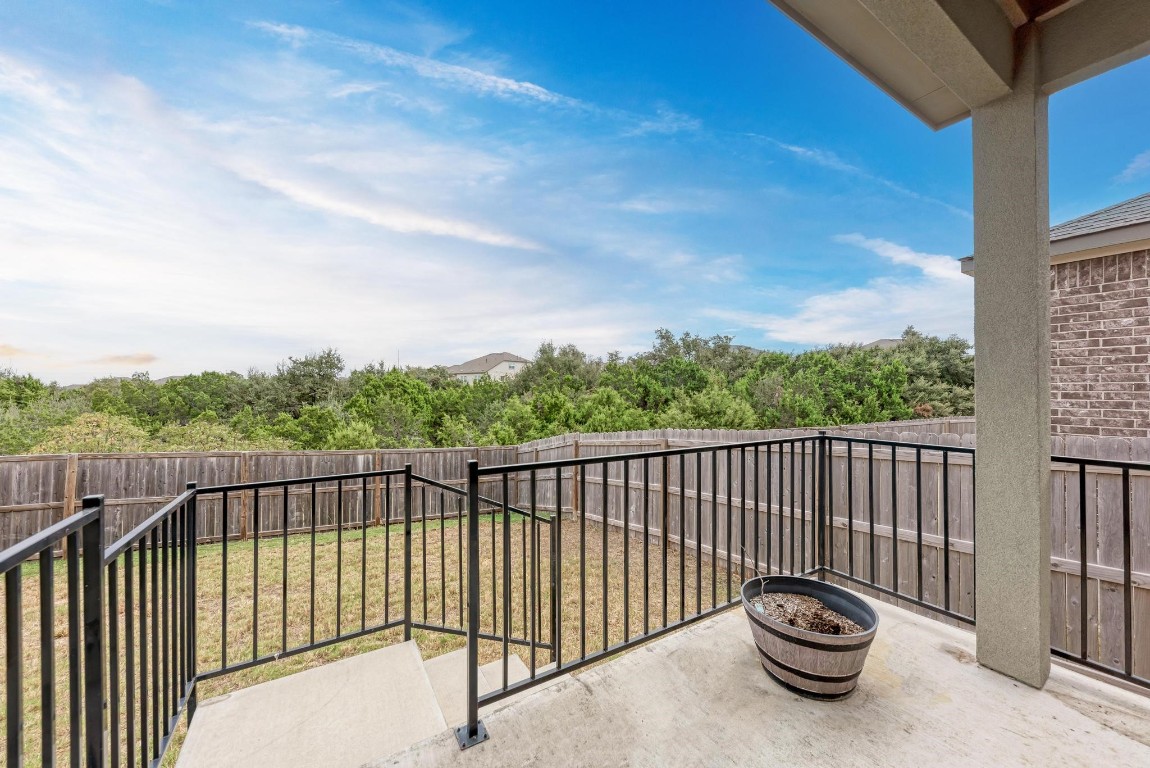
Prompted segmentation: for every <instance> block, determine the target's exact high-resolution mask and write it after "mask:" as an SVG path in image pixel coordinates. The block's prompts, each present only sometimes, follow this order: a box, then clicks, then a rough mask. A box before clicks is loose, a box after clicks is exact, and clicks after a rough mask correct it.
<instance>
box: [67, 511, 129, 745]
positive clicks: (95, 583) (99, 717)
mask: <svg viewBox="0 0 1150 768" xmlns="http://www.w3.org/2000/svg"><path fill="white" fill-rule="evenodd" d="M83 508H84V509H85V510H89V509H95V510H96V519H95V520H93V521H91V522H89V523H88V524H87V525H85V526H84V528H83V531H82V533H81V541H82V546H83V549H84V569H83V579H84V586H83V591H84V752H85V764H86V765H88V766H102V765H104V764H105V761H106V759H107V749H106V741H105V738H106V737H105V732H104V710H105V706H104V674H105V669H104V661H105V659H104V629H105V626H104V622H105V617H104V497H103V496H85V497H84V502H83ZM72 716H73V717H76V714H75V713H73V715H72ZM112 738H116V739H118V738H120V736H119V734H113V735H112Z"/></svg>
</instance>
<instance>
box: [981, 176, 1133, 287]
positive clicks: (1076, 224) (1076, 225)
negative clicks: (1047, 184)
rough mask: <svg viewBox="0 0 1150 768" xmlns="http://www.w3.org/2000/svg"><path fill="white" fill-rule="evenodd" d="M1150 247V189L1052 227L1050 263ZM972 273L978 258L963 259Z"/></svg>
mask: <svg viewBox="0 0 1150 768" xmlns="http://www.w3.org/2000/svg"><path fill="white" fill-rule="evenodd" d="M1147 247H1150V192H1147V193H1146V194H1144V195H1139V196H1138V197H1132V198H1130V199H1129V200H1123V201H1122V202H1121V203H1115V204H1114V205H1111V206H1109V207H1107V208H1103V209H1102V210H1100V211H1094V212H1093V213H1088V214H1086V215H1085V216H1079V217H1078V218H1077V219H1071V220H1070V221H1064V222H1062V223H1061V224H1056V225H1055V226H1053V227H1051V228H1050V263H1051V264H1062V263H1064V262H1068V261H1077V260H1080V259H1092V258H1096V257H1098V256H1109V255H1113V254H1115V253H1125V252H1127V251H1131V250H1141V249H1143V248H1147ZM959 261H960V262H961V265H962V271H963V272H965V273H966V274H968V275H969V274H972V270H973V269H974V257H973V256H967V257H966V258H964V259H960V260H959Z"/></svg>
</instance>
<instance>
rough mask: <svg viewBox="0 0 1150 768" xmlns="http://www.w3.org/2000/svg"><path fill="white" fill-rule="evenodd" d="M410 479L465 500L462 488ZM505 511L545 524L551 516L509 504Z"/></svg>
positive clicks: (490, 501)
mask: <svg viewBox="0 0 1150 768" xmlns="http://www.w3.org/2000/svg"><path fill="white" fill-rule="evenodd" d="M411 479H412V480H413V481H415V482H417V483H423V484H424V485H429V486H431V487H432V488H439V489H440V490H443V491H448V492H449V493H454V494H455V495H456V496H462V497H464V498H467V491H466V490H464V489H463V488H455V487H453V486H450V485H447V484H446V483H441V482H439V481H438V480H432V479H431V478H430V477H424V476H423V475H417V474H414V473H413V474H412V475H411ZM463 482H467V481H466V480H465V481H463ZM479 500H480V501H481V502H483V503H484V504H491V505H493V506H497V507H502V506H503V502H502V501H496V500H495V499H492V498H488V497H487V496H480V497H479ZM507 511H508V512H512V513H514V514H516V515H523V516H524V517H530V518H531V519H532V520H542V521H543V522H545V523H549V522H551V516H550V515H546V514H539V513H538V512H535V513H532V512H529V511H528V510H525V509H520V508H519V507H515V506H512V505H511V504H508V505H507Z"/></svg>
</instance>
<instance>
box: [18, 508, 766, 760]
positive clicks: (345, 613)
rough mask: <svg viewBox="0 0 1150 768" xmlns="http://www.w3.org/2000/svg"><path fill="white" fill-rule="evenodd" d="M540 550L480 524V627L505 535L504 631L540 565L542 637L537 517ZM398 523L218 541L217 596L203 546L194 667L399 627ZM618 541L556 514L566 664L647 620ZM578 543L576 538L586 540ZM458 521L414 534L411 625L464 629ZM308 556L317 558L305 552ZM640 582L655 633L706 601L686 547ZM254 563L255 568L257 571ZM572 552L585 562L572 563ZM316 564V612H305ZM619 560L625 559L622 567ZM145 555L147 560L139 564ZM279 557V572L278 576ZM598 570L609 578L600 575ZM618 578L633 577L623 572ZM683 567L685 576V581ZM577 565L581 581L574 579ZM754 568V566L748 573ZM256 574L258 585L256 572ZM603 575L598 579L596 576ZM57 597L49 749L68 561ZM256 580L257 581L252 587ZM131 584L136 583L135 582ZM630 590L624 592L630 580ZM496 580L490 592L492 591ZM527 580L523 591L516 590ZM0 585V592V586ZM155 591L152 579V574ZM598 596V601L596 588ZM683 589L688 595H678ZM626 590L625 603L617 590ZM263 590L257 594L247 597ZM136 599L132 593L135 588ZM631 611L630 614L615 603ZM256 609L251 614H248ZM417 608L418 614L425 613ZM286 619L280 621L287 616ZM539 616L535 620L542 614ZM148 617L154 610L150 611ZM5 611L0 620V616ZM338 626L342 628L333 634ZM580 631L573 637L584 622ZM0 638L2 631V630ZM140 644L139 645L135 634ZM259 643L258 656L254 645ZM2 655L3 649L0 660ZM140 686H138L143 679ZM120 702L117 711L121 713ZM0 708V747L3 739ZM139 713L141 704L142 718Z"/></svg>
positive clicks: (60, 690) (525, 531)
mask: <svg viewBox="0 0 1150 768" xmlns="http://www.w3.org/2000/svg"><path fill="white" fill-rule="evenodd" d="M539 528H540V531H539V534H538V539H537V542H538V548H539V552H540V554H541V556H540V557H539V558H538V562H537V563H536V561H535V559H534V558H533V557H532V556H531V554H532V547H531V540H530V538H531V533H530V526H529V525H526V524H525V523H524V519H523V518H515V517H513V518H512V519H511V522H510V523H509V525H508V526H507V528H506V530H504V526H503V524H502V522H501V521H500V520H499V519H498V518H496V519H495V520H492V519H491V518H485V519H484V521H483V523H482V524H481V527H480V537H479V538H480V571H481V580H480V581H481V588H480V607H481V625H482V631H483V632H492V633H498V632H501V631H502V627H503V623H504V619H503V599H504V596H503V568H504V540H505V539H506V540H508V541H509V543H510V550H509V551H510V563H511V579H510V581H509V592H510V596H511V612H510V626H511V629H512V634H513V635H514V636H517V637H521V638H525V639H526V638H529V637H530V636H531V621H530V616H531V614H532V610H531V596H532V595H531V592H532V590H531V589H530V588H529V585H530V584H531V583H532V573H533V571H534V570H535V568H536V567H537V568H538V571H539V577H540V578H539V584H540V587H539V591H538V594H537V601H536V611H535V613H536V616H537V626H536V631H537V636H538V637H539V638H540V641H541V642H548V641H549V639H550V638H549V627H550V623H551V622H550V618H549V617H550V615H551V608H550V605H551V597H552V596H551V581H552V578H551V563H550V557H549V555H548V553H549V551H550V548H551V538H550V537H551V535H552V533H551V531H549V530H548V529H549V526H547V525H540V526H539ZM403 538H404V536H403V527H402V525H391V526H380V527H369V528H367V529H366V537H365V535H364V531H363V530H362V529H345V530H344V531H343V532H342V535H337V533H335V532H324V533H318V534H316V536H315V542H314V548H313V545H312V538H311V536H310V535H308V534H292V535H289V536H288V537H287V539H286V544H285V540H284V539H283V538H282V537H272V538H265V539H261V540H260V541H259V542H258V543H257V542H255V541H253V540H249V541H242V542H241V541H231V542H229V543H228V545H227V558H226V565H227V599H226V602H225V600H224V565H225V558H224V546H223V545H222V544H207V545H201V546H199V547H198V549H197V586H198V594H197V597H198V601H197V605H198V612H199V615H198V632H199V636H198V644H199V648H198V651H199V656H198V668H199V669H200V670H201V671H204V670H211V669H218V668H220V666H221V662H222V660H223V658H224V653H225V650H226V655H227V660H228V663H229V664H236V663H242V662H243V661H245V660H248V659H251V658H252V657H253V653H254V654H255V655H258V656H261V657H262V656H265V655H273V654H276V653H280V652H282V651H283V650H284V649H285V647H286V649H287V650H289V651H290V650H291V649H293V648H297V647H299V646H303V645H307V644H308V643H309V642H310V640H311V638H312V632H313V626H314V638H315V640H316V641H320V640H323V639H327V638H335V637H338V636H341V635H345V634H348V633H350V632H357V631H359V630H360V629H361V627H368V628H370V627H373V626H379V625H382V624H384V623H386V622H387V621H389V620H390V621H398V620H401V619H402V616H403V594H404V556H403V555H404V546H403ZM626 538H627V537H626V536H625V535H624V533H623V531H622V529H621V528H619V527H616V526H608V527H607V532H606V542H605V545H604V531H603V527H602V526H600V525H598V524H597V523H594V522H592V521H588V522H587V523H586V527H585V530H583V531H581V526H580V523H579V521H578V519H577V518H576V519H572V518H571V517H566V518H564V520H563V522H562V535H561V539H562V552H561V557H560V560H561V565H560V568H559V571H560V573H561V590H562V603H561V610H562V638H563V642H562V646H563V659H564V661H565V662H569V661H571V660H573V659H576V658H578V657H579V656H580V655H581V654H582V653H584V652H585V653H587V654H588V655H589V654H592V653H594V652H596V651H599V650H601V649H602V648H604V647H607V646H610V645H614V644H616V643H618V642H621V641H622V640H623V639H624V634H625V631H626V632H627V633H629V635H630V636H631V637H634V636H636V635H639V634H642V632H643V627H644V588H643V581H644V563H643V549H644V547H643V536H642V534H641V533H634V532H632V533H631V535H630V541H629V542H628V543H627V545H626V549H627V550H629V558H627V559H626V561H625V556H624V550H625V544H624V542H625V541H626ZM583 541H585V546H584V545H583V544H582V543H581V542H583ZM466 546H467V542H466V524H465V523H464V524H463V526H462V527H461V525H460V523H459V522H458V521H456V520H453V519H448V520H445V521H443V522H442V524H441V523H440V522H439V521H429V522H428V523H427V524H426V525H422V526H421V525H419V524H416V525H414V526H413V532H412V558H411V560H412V579H411V587H412V599H411V605H412V613H413V621H415V622H417V623H422V622H425V617H426V623H430V624H436V625H443V626H449V627H456V628H462V627H463V626H465V625H464V623H463V620H464V619H465V617H464V616H463V606H464V602H465V601H464V598H465V592H466V581H465V579H466V573H464V574H463V577H464V581H463V582H461V581H460V566H461V563H464V562H465V559H466V558H465V555H464V557H463V559H462V560H461V552H463V553H465V552H466ZM313 552H314V555H313ZM647 554H648V564H647V568H648V571H647V573H648V583H649V585H650V588H649V590H648V591H647V599H646V604H647V609H648V620H649V626H650V628H652V629H654V628H656V627H659V626H662V624H663V611H664V598H665V599H666V612H667V619H668V621H669V622H671V623H673V622H675V621H676V620H678V618H679V616H680V614H681V613H682V614H683V615H686V616H690V615H691V614H692V613H694V612H695V611H696V610H697V609H698V608H699V605H698V604H697V602H696V595H697V594H701V596H702V603H701V607H702V609H703V610H706V609H708V608H710V607H711V604H712V603H711V589H712V586H711V585H712V581H711V561H710V560H709V558H706V557H704V559H703V560H702V561H701V562H696V558H695V554H694V552H693V551H692V550H691V549H690V548H688V549H687V550H686V551H680V550H679V549H678V548H677V547H676V546H675V545H674V544H670V545H669V546H668V550H667V563H668V567H667V574H666V583H667V591H666V595H665V596H664V594H663V591H662V585H663V583H664V578H663V550H662V546H661V543H660V542H659V541H658V539H651V540H650V541H649V543H648V545H647ZM131 556H132V557H133V559H134V560H135V561H136V562H135V563H134V565H135V566H137V568H136V578H137V579H138V575H139V571H138V563H139V559H138V558H139V555H138V553H133V554H132V555H131ZM257 559H258V565H257ZM581 560H582V561H584V566H583V570H582V571H581ZM313 561H314V574H315V576H314V607H313V600H312V594H313V589H312V587H313V580H312V573H313ZM625 562H626V563H627V564H628V567H627V568H626V569H625V568H624V564H625ZM147 564H148V562H147V560H146V559H145V565H147ZM285 564H286V570H285ZM116 567H117V568H118V569H119V581H120V590H121V595H122V593H123V587H124V558H121V559H120V561H119V563H118V564H117V566H116ZM725 568H726V566H725V564H724V563H723V562H719V563H718V564H717V569H716V574H717V577H716V579H715V590H716V593H717V599H718V601H719V602H720V603H722V602H724V601H725V600H726V598H727V577H726V570H725ZM604 569H606V574H604ZM625 571H626V575H627V576H628V578H626V579H625V578H624V576H625ZM680 571H682V573H683V574H684V578H683V580H682V583H681V584H680ZM581 573H582V575H583V578H582V579H581ZM748 575H749V574H748ZM257 576H258V579H257ZM604 580H605V581H604ZM55 581H56V601H55V626H54V628H53V631H54V635H55V644H54V647H55V651H56V683H57V694H56V699H57V717H56V727H55V732H56V734H57V736H56V739H57V744H58V745H64V746H65V747H66V745H67V735H68V729H69V722H68V718H67V712H66V710H67V701H68V679H69V668H68V659H67V604H66V592H67V586H66V585H67V580H66V569H65V564H64V562H63V561H57V562H56V566H55ZM257 581H258V583H257ZM135 583H137V584H138V582H135ZM625 584H626V586H625ZM740 584H741V578H740V575H739V574H738V573H734V574H732V576H731V585H732V586H731V589H732V594H733V595H735V596H737V593H738V588H739V585H740ZM493 585H494V593H493ZM525 586H528V588H527V589H525ZM0 589H2V587H0ZM149 589H150V582H149ZM604 592H605V593H606V600H604V598H603V595H604ZM680 592H682V597H683V599H682V600H680ZM625 594H626V599H624V595H625ZM253 596H258V600H256V599H253ZM137 597H138V594H137ZM39 601H40V586H39V579H38V570H37V568H36V566H35V565H34V564H31V565H28V566H25V568H24V572H23V616H24V634H23V650H24V654H23V657H24V683H25V685H24V696H25V700H24V705H25V706H24V721H25V730H24V738H25V755H26V761H25V763H26V764H27V765H33V764H37V763H39V755H40V744H41V724H42V714H41V708H42V707H41V696H40V665H41V659H40V650H39V649H40V623H39V618H38V614H39ZM625 605H626V606H627V607H628V610H627V611H626V620H625V611H624V606H625ZM253 606H258V612H257V614H256V615H255V616H253ZM425 611H426V613H425ZM285 614H286V617H287V621H286V625H285V623H284V621H283V617H284V616H285ZM225 615H226V618H227V633H226V636H225V635H224V633H223V623H224V622H223V619H224V617H225ZM539 617H541V621H540V620H538V619H539ZM125 618H126V617H125V616H124V613H123V598H122V597H121V601H120V612H119V615H118V616H117V617H116V620H117V621H118V622H119V627H120V642H121V646H122V647H121V653H120V658H119V659H118V663H117V668H118V669H119V672H120V676H121V678H123V675H124V658H123V656H124V654H123V645H124V638H125V626H124V621H125ZM131 618H132V621H133V622H134V625H135V626H136V627H137V628H138V626H139V624H138V622H139V609H138V607H137V608H136V610H134V611H133V614H132V617H131ZM147 620H148V622H149V626H150V621H151V617H150V615H148V616H147ZM2 622H3V617H0V624H2ZM337 623H338V629H339V631H338V633H337ZM581 623H582V626H583V630H584V631H583V633H582V636H580V626H581ZM0 634H2V633H0ZM412 637H413V639H414V640H415V641H416V642H417V644H418V645H419V648H420V651H421V652H422V653H423V656H424V658H431V657H433V656H437V655H440V654H442V653H446V652H449V651H452V650H455V649H457V648H462V647H463V646H464V644H465V641H464V638H463V637H461V636H456V635H450V634H446V633H443V632H432V631H426V630H420V629H416V630H414V631H413V633H412ZM402 639H403V632H402V628H401V627H397V628H393V629H388V630H383V631H380V632H375V633H372V634H368V635H364V636H362V637H358V638H354V639H350V640H345V641H342V642H338V643H335V644H333V645H329V646H326V647H324V648H321V649H318V650H312V651H307V652H304V653H299V654H296V655H292V656H288V657H286V658H282V659H278V660H274V661H270V662H268V663H264V664H261V665H259V666H255V667H252V668H249V669H245V670H241V671H236V672H231V673H228V674H225V675H222V676H220V677H217V678H214V679H211V680H206V681H203V682H201V683H200V684H199V698H200V700H201V701H203V700H205V699H208V698H211V697H213V696H218V695H221V694H224V693H227V692H229V691H234V690H237V689H240V688H244V687H247V686H250V685H255V684H258V683H261V682H266V681H268V680H273V679H276V678H279V677H283V676H285V675H289V674H292V673H294V672H299V671H301V670H304V669H308V668H311V667H316V666H320V665H322V664H326V663H329V662H332V661H336V660H338V659H342V658H346V657H348V656H353V655H355V654H359V653H363V652H365V651H370V650H375V649H377V648H382V647H384V646H387V645H391V644H393V643H396V642H399V641H401V640H402ZM136 641H137V644H138V642H139V637H138V629H137V638H136ZM253 644H254V650H253ZM510 647H511V650H512V652H513V653H516V654H518V655H519V656H520V657H521V658H522V659H523V661H524V662H525V663H528V664H529V663H530V656H529V651H528V649H527V648H526V647H522V646H516V645H511V646H510ZM4 653H5V650H4V649H3V648H2V647H0V655H3V654H4ZM501 657H502V645H501V643H499V642H493V641H485V642H482V643H481V647H480V662H481V663H486V662H489V661H493V660H496V659H499V658H501ZM552 660H553V659H552V656H551V653H550V651H547V650H543V649H540V650H538V651H537V661H536V663H537V664H538V665H539V666H542V665H544V664H547V663H549V662H551V661H552ZM138 684H139V681H138V680H137V682H136V685H137V686H138ZM123 706H124V705H123V703H122V704H121V709H123ZM5 717H6V713H5V712H2V711H0V749H3V748H4V747H5V745H4V744H3V739H4V738H6V721H5ZM124 717H125V716H124V714H123V712H121V719H120V729H119V730H120V731H121V733H120V734H119V735H120V737H121V743H123V742H124V741H125V739H126V734H125V732H124V731H125V725H124ZM137 717H138V712H137ZM183 729H184V724H183V722H182V720H181V723H180V725H179V726H178V728H177V731H176V734H175V736H174V741H173V747H172V748H171V749H169V752H168V757H167V759H166V760H165V764H166V765H174V764H175V756H176V755H177V754H178V749H179V744H180V743H181V742H182V740H183ZM57 752H58V759H59V761H60V762H61V763H64V762H66V761H67V759H68V755H67V749H66V748H64V749H58V750H57Z"/></svg>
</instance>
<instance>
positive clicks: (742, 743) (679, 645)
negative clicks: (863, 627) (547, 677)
mask: <svg viewBox="0 0 1150 768" xmlns="http://www.w3.org/2000/svg"><path fill="white" fill-rule="evenodd" d="M872 604H873V605H874V606H875V608H876V610H877V611H878V612H879V614H880V617H881V624H880V627H879V633H878V637H877V639H876V640H875V644H874V646H873V647H872V649H871V654H870V657H869V658H868V660H867V664H866V668H865V670H864V672H863V675H862V678H861V681H860V683H859V689H858V691H857V692H856V693H855V694H854V695H853V696H852V697H851V698H849V699H847V700H845V701H842V702H834V703H823V702H813V701H808V700H806V699H802V698H799V697H798V696H795V695H794V694H791V693H788V692H786V691H785V690H783V689H782V688H781V687H779V686H778V685H776V684H775V683H773V682H772V681H771V680H769V679H768V678H767V676H766V674H765V673H764V672H763V670H762V668H761V667H760V665H759V662H758V658H757V655H756V653H755V649H754V645H753V643H752V641H751V633H750V630H749V629H748V627H747V625H746V619H745V618H744V617H743V615H742V614H741V611H730V612H727V613H725V614H723V615H721V616H718V617H716V618H713V619H710V620H708V621H706V622H702V623H700V624H698V625H695V626H694V627H692V628H689V629H687V630H684V631H681V632H679V633H676V634H673V635H671V636H669V637H667V638H665V639H663V640H660V641H657V642H654V643H651V644H649V645H647V646H645V647H643V648H640V649H637V650H635V651H632V652H630V653H627V654H625V655H623V656H621V657H620V658H618V659H616V660H614V661H611V662H609V663H607V664H603V665H601V666H598V667H595V668H593V669H590V670H588V671H586V672H583V673H581V674H579V675H577V676H575V677H572V678H568V679H566V680H565V681H563V682H561V683H559V684H557V685H554V686H552V687H550V688H548V689H545V690H542V691H540V692H538V693H536V694H535V695H532V696H530V697H529V698H526V699H523V700H520V701H516V702H512V703H509V704H508V705H507V706H505V707H502V708H500V707H499V706H498V705H496V706H495V707H494V708H493V709H494V711H492V712H490V713H488V714H486V715H485V717H484V722H485V724H486V725H487V729H488V731H489V732H490V734H491V740H490V741H488V742H486V743H484V744H481V745H479V746H477V747H473V748H472V749H469V750H467V751H465V752H460V751H459V747H458V746H457V745H456V742H455V737H454V735H453V734H452V733H451V732H450V731H444V732H443V733H441V734H439V735H438V736H435V737H432V738H430V739H428V740H427V741H424V742H422V743H421V744H417V745H415V746H414V747H412V748H410V749H408V750H407V751H405V752H401V753H399V754H397V755H394V756H392V757H390V758H387V759H382V760H378V761H377V762H374V763H371V765H372V766H376V768H382V766H393V765H414V766H447V765H451V766H456V765H459V766H476V767H478V766H492V768H494V767H495V766H499V767H502V766H537V765H546V766H557V765H572V766H575V765H585V766H616V765H623V766H669V765H675V766H680V765H682V766H756V765H763V766H812V767H814V766H819V767H820V768H821V767H822V766H833V767H834V768H845V767H847V766H859V767H860V768H874V766H908V767H910V766H914V768H919V767H920V766H939V765H945V766H979V767H980V768H981V767H983V766H1016V765H1017V766H1023V765H1027V766H1057V767H1058V768H1072V767H1073V766H1106V767H1107V768H1121V767H1123V766H1129V767H1130V768H1135V767H1137V768H1146V766H1150V699H1148V698H1146V697H1144V696H1141V695H1139V694H1135V693H1130V692H1128V691H1124V690H1121V689H1119V688H1117V687H1115V686H1112V685H1110V684H1108V683H1104V682H1099V681H1096V680H1093V679H1091V678H1088V677H1086V676H1084V675H1081V674H1078V673H1076V672H1072V671H1069V670H1066V669H1063V668H1058V667H1056V668H1055V669H1054V670H1053V672H1052V673H1051V676H1050V682H1049V683H1048V684H1047V686H1046V688H1045V689H1044V690H1042V691H1036V690H1034V689H1031V688H1028V687H1026V686H1024V685H1021V684H1019V683H1015V682H1013V681H1011V680H1009V679H1007V678H1005V677H1003V676H1001V675H999V674H996V673H994V672H991V671H989V670H986V669H983V668H981V667H979V666H978V664H977V663H975V661H974V637H973V635H971V634H969V633H967V632H964V631H962V630H959V629H955V628H952V627H948V626H945V625H943V624H940V623H938V622H934V621H931V620H929V619H925V618H922V617H919V616H915V615H913V614H911V613H909V612H906V611H903V610H900V609H898V608H893V607H891V606H887V605H883V604H881V603H874V602H872Z"/></svg>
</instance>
